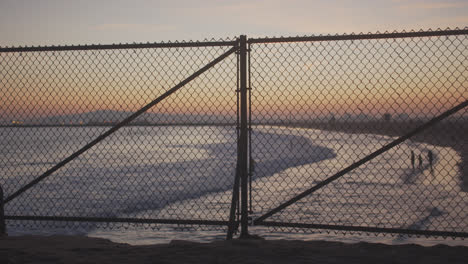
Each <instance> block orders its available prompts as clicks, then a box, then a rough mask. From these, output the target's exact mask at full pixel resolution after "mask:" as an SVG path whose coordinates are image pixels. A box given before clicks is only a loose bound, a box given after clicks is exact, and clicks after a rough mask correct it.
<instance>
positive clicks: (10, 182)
mask: <svg viewBox="0 0 468 264" xmlns="http://www.w3.org/2000/svg"><path fill="white" fill-rule="evenodd" d="M439 33H440V34H438V35H439V36H432V37H427V36H426V37H417V36H413V37H404V38H403V37H392V36H390V35H388V36H387V37H385V38H373V37H369V36H368V35H362V38H360V36H356V35H349V36H348V39H346V38H347V36H342V38H340V39H339V40H338V39H335V40H326V39H320V38H319V39H314V38H307V37H306V38H274V39H250V40H248V42H249V43H250V44H249V65H248V66H249V67H248V68H249V84H250V88H251V89H250V90H249V94H250V93H251V98H250V111H251V112H250V116H249V121H250V128H251V130H250V139H249V142H250V143H249V144H250V150H249V152H250V153H249V155H250V160H249V167H250V171H249V172H250V175H251V186H250V190H251V191H250V195H251V197H250V199H251V208H250V209H251V212H250V214H251V216H252V218H253V219H258V217H261V216H264V215H265V214H267V213H268V212H271V210H273V209H275V208H278V206H280V205H281V204H283V203H284V202H285V201H288V200H290V199H292V198H294V197H296V196H297V195H298V194H300V193H302V192H304V191H306V190H308V189H310V188H312V187H313V186H315V185H316V184H318V183H320V182H322V181H323V180H325V179H327V178H328V177H330V176H331V175H334V174H336V173H338V172H340V171H341V170H343V169H344V168H346V167H348V166H350V165H352V164H353V163H355V162H357V161H358V160H360V159H362V158H365V157H366V156H367V155H369V154H371V153H372V152H374V151H376V150H378V149H379V148H381V147H383V146H385V145H386V144H389V143H391V142H392V141H394V140H395V139H396V138H397V137H399V136H403V135H405V134H407V133H408V132H410V131H411V130H413V129H414V128H416V127H418V126H420V125H423V124H425V123H427V122H428V120H430V119H431V118H433V117H435V116H437V115H440V114H442V113H444V112H445V111H447V110H449V109H451V108H453V107H454V106H456V105H458V104H460V103H464V102H466V101H467V99H468V70H467V69H468V64H467V61H468V60H467V57H468V49H467V47H468V39H467V35H466V34H458V35H450V34H447V35H443V33H444V32H443V31H440V32H439ZM351 36H352V37H351ZM218 43H219V42H218ZM232 43H233V44H232V45H216V44H212V45H206V46H203V45H198V44H199V43H198V44H197V43H192V44H193V45H191V44H190V43H185V44H186V45H185V44H184V45H178V44H177V43H175V44H174V45H173V46H171V43H166V44H165V45H163V46H164V47H162V46H161V47H143V48H142V47H140V48H137V47H135V46H134V45H133V46H132V45H128V46H125V45H124V47H125V48H124V49H122V47H123V46H119V47H118V48H112V47H106V49H73V48H69V49H67V50H61V51H50V50H49V51H27V52H26V50H27V49H25V50H24V51H21V49H20V50H19V51H15V52H0V85H1V90H0V98H2V103H1V104H0V145H1V150H0V155H1V158H0V173H1V176H0V184H1V185H2V187H3V189H4V192H5V197H8V196H9V195H11V194H12V193H14V192H15V191H17V190H18V189H19V188H20V187H22V186H24V185H25V184H27V183H29V182H30V181H31V180H33V179H35V178H37V177H38V176H39V175H41V174H43V173H44V172H46V171H47V170H48V169H50V168H51V167H52V166H54V165H56V164H57V163H59V162H60V161H62V160H63V159H64V158H66V157H68V156H70V155H71V154H73V153H74V152H75V151H77V150H78V149H80V148H82V147H83V146H85V145H86V144H88V143H89V142H91V141H92V140H94V139H95V138H96V137H98V136H99V135H102V133H104V132H106V131H108V130H109V129H110V128H111V127H112V126H114V125H116V124H117V123H119V122H120V121H122V120H124V119H125V118H126V117H128V116H130V115H131V114H132V113H134V112H135V111H137V110H138V109H140V108H141V107H142V106H144V105H146V104H148V103H150V102H151V101H152V100H154V99H155V98H157V97H158V96H160V95H161V94H163V93H164V92H166V91H167V90H168V89H170V88H172V87H174V86H176V85H177V84H179V83H180V82H181V81H183V80H184V79H185V78H187V77H188V76H190V75H191V74H193V73H194V72H196V71H198V70H199V69H200V68H202V67H203V66H205V65H207V64H208V63H210V62H211V61H213V60H215V59H216V58H218V57H219V56H221V55H222V54H224V53H226V52H228V50H230V49H231V48H232V47H233V46H234V45H237V44H235V43H234V42H232ZM238 78H239V76H238V60H237V58H236V56H235V55H230V56H228V57H227V58H225V59H224V60H222V61H221V62H220V63H218V64H216V65H215V66H213V67H211V68H210V69H209V70H207V71H206V72H204V73H203V74H201V75H200V76H199V77H197V78H195V79H194V80H192V81H190V82H189V83H188V84H187V85H185V86H184V87H182V88H181V89H180V90H179V91H177V92H176V93H174V94H173V95H171V96H170V97H168V98H166V99H165V100H163V101H162V102H160V103H159V104H157V105H156V106H155V107H152V108H151V109H150V110H149V111H147V112H145V113H143V114H142V115H141V116H139V117H138V118H137V119H136V120H134V121H133V122H132V123H131V124H130V125H127V126H124V127H123V128H121V129H120V130H118V131H117V132H115V133H113V134H112V135H111V136H109V137H107V138H106V139H104V140H103V141H101V142H100V143H98V144H97V145H96V146H94V147H93V148H92V149H90V150H88V151H86V152H85V153H83V154H82V155H81V156H79V157H78V158H76V159H74V160H72V161H71V162H70V163H68V164H67V165H65V166H64V167H63V168H60V169H59V170H58V171H56V172H55V173H54V174H53V175H51V176H49V177H47V178H45V179H44V180H43V181H41V182H40V183H38V184H36V185H35V186H33V187H32V188H31V189H29V190H27V191H26V192H24V193H22V194H21V195H20V196H18V197H17V198H15V199H13V200H11V202H8V203H7V204H6V206H5V213H6V215H7V216H16V217H19V218H21V217H28V219H27V221H17V220H9V221H8V224H9V226H18V225H23V226H27V227H32V226H42V227H51V226H54V227H60V228H65V229H67V228H75V227H76V226H88V227H89V226H91V227H92V228H129V227H133V226H138V228H140V227H142V228H153V229H155V228H156V229H159V228H160V225H155V224H156V223H157V221H159V222H158V223H160V224H170V223H172V224H175V226H174V227H177V226H179V227H181V228H183V229H184V228H191V227H193V225H192V224H195V225H196V224H197V221H201V222H198V223H201V224H202V225H203V223H202V222H203V221H207V222H205V224H207V223H208V222H210V223H209V225H213V226H208V227H206V226H200V227H195V228H202V229H203V228H205V229H206V228H208V229H219V228H224V226H225V225H226V221H228V218H229V210H230V207H231V199H232V188H233V183H234V175H235V173H236V162H237V144H238V143H237V141H238V134H237V132H236V131H237V130H236V129H238V122H239V119H238V116H237V109H238V107H239V101H238V97H237V95H236V92H239V87H238ZM467 121H468V110H467V109H466V107H465V108H463V109H462V110H460V111H458V112H457V113H455V114H453V115H451V116H449V117H448V118H446V119H445V120H443V121H442V122H440V123H438V124H437V125H435V126H432V127H431V128H429V129H427V130H424V131H423V132H422V133H418V134H417V135H416V136H414V137H412V138H411V139H410V140H406V141H405V142H403V143H401V144H399V145H397V146H396V147H394V148H392V149H391V150H389V151H387V152H385V153H384V154H382V155H379V156H378V157H376V158H374V159H372V160H371V161H369V162H367V163H365V164H364V165H362V166H359V167H358V168H356V169H354V170H352V171H351V172H349V173H346V174H345V175H343V176H342V177H339V178H338V179H337V180H335V181H333V182H331V183H330V184H328V185H326V186H324V187H322V188H320V189H318V190H317V191H315V192H314V193H311V194H310V195H307V196H306V197H305V198H303V199H300V200H299V201H297V202H295V203H293V204H292V205H290V206H287V207H285V208H282V210H280V211H279V212H277V213H274V214H272V215H271V216H269V217H268V218H267V219H266V220H265V221H264V222H263V224H266V225H267V226H268V224H270V225H271V224H272V223H274V224H275V225H276V226H275V227H270V228H271V229H270V230H272V231H278V230H283V229H287V230H289V231H293V232H298V231H304V230H305V229H303V228H304V227H306V228H307V230H310V228H319V229H320V230H325V231H327V232H329V231H330V230H335V231H337V230H341V231H343V232H353V231H356V230H363V231H366V228H369V229H368V230H371V228H374V231H375V228H380V229H379V231H378V232H380V233H385V234H391V233H392V232H396V233H399V232H402V231H405V230H406V231H408V230H418V231H441V232H454V233H457V234H465V236H466V233H467V230H468V220H467V219H468V218H467V211H468V210H467V207H468V197H467V190H468V176H467V170H468V166H467V165H466V161H467V157H468V156H467V139H466V134H467V133H466V131H468V130H467V126H468V122H467ZM237 202H238V201H237ZM238 210H239V209H238ZM61 217H62V218H67V217H68V218H70V219H71V218H76V221H74V222H73V221H71V222H62V221H61V220H60V218H61ZM34 218H36V219H34ZM79 218H80V219H79ZM86 218H94V220H96V219H99V221H97V222H95V223H89V222H86ZM70 219H68V221H70ZM119 219H120V220H119ZM125 219H128V221H127V222H126V221H125ZM62 220H63V219H62ZM156 220H157V221H156ZM185 220H189V221H192V222H191V223H189V222H184V221H185ZM237 220H238V219H237ZM119 221H120V222H119ZM138 221H142V222H138ZM145 221H146V222H145ZM151 221H153V222H151ZM171 221H172V222H171ZM177 221H179V222H177ZM260 224H262V222H260ZM223 225H224V226H223ZM301 228H302V229H301ZM371 231H372V230H371Z"/></svg>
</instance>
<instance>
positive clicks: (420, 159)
mask: <svg viewBox="0 0 468 264" xmlns="http://www.w3.org/2000/svg"><path fill="white" fill-rule="evenodd" d="M418 161H419V169H422V157H421V154H419V155H418Z"/></svg>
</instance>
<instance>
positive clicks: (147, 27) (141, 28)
mask: <svg viewBox="0 0 468 264" xmlns="http://www.w3.org/2000/svg"><path fill="white" fill-rule="evenodd" d="M94 29H95V30H98V31H136V32H167V31H174V30H176V27H175V26H173V25H154V24H119V23H117V24H99V25H96V26H95V27H94Z"/></svg>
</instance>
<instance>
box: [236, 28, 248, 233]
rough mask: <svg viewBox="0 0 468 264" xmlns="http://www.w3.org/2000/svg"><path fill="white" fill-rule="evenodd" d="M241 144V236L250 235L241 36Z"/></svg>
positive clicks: (243, 39)
mask: <svg viewBox="0 0 468 264" xmlns="http://www.w3.org/2000/svg"><path fill="white" fill-rule="evenodd" d="M239 45H240V46H239V61H240V110H241V111H240V112H241V115H240V119H241V120H240V137H239V141H240V144H239V145H240V146H239V154H238V158H239V160H240V162H239V166H240V168H239V170H240V176H241V208H240V209H241V210H240V212H241V233H240V238H247V237H249V230H248V226H249V219H248V217H249V216H248V193H247V192H248V166H247V165H248V128H247V37H246V36H245V35H242V36H240V43H239Z"/></svg>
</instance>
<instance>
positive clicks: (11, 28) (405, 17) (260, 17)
mask: <svg viewBox="0 0 468 264" xmlns="http://www.w3.org/2000/svg"><path fill="white" fill-rule="evenodd" d="M467 14H468V0H464V1H460V0H447V1H442V0H433V1H422V0H415V1H412V0H385V1H384V0H374V1H371V0H363V1H351V0H342V1H335V0H330V1H303V0H289V1H277V0H271V1H266V0H250V1H244V0H239V1H232V0H226V1H213V0H201V1H175V0H172V1H165V0H164V1H150V0H134V1H122V0H112V1H111V0H101V1H99V0H93V1H91V0H82V1H76V0H75V1H64V0H61V1H60V0H0V32H1V38H0V46H3V47H5V46H25V45H27V46H31V45H72V44H109V43H134V42H137V43H138V42H161V41H176V40H185V41H187V40H203V39H212V38H215V39H220V38H224V39H225V38H231V39H232V38H235V37H237V36H239V35H240V34H246V35H247V36H249V37H260V36H297V35H314V34H335V33H340V34H343V33H360V32H365V33H367V32H377V31H380V32H383V31H387V30H388V31H393V30H398V31H401V30H420V29H423V30H428V29H437V28H442V29H445V28H452V29H454V28H457V27H458V28H464V27H465V26H467V25H468V15H467ZM440 40H441V41H438V40H437V39H434V38H432V39H431V40H430V41H429V42H427V43H426V42H425V40H424V42H421V41H422V40H419V42H412V40H409V39H406V40H401V43H396V42H391V41H389V42H388V43H385V41H383V42H378V43H379V44H376V43H373V44H369V42H363V44H362V45H364V46H362V45H361V46H360V45H359V42H356V43H355V42H348V43H346V44H345V45H343V43H340V44H336V43H335V44H333V43H331V44H327V46H326V48H325V50H323V51H322V53H324V54H329V55H330V56H332V57H331V58H325V57H323V56H322V54H320V52H319V51H320V50H321V48H323V47H325V46H321V47H320V45H321V44H310V45H309V44H298V45H295V44H286V46H285V47H281V46H269V47H265V48H264V49H262V46H261V45H257V46H255V47H254V46H252V49H253V50H254V52H255V53H254V55H252V56H253V63H252V65H253V67H254V69H253V78H254V80H253V85H254V86H255V89H256V90H257V91H258V92H260V94H259V93H257V94H254V95H253V98H254V99H253V100H254V105H255V107H256V109H255V110H256V111H258V113H262V114H264V115H270V114H273V113H275V114H274V115H276V113H278V116H283V117H284V115H285V114H286V115H294V114H296V115H302V116H305V117H309V116H314V115H315V116H317V115H319V114H322V115H328V114H332V113H337V114H344V113H347V112H348V111H351V112H353V113H354V114H362V113H365V114H373V115H376V116H378V115H381V114H382V113H383V112H391V113H393V114H400V113H403V112H404V111H406V110H409V111H414V112H413V113H414V114H420V113H431V114H435V113H437V112H440V111H442V110H444V109H446V108H448V107H451V106H452V105H453V104H455V103H459V102H460V100H463V98H466V96H468V90H467V88H466V84H467V79H466V66H464V64H461V63H460V62H461V61H463V56H465V55H461V54H466V53H464V52H466V40H463V39H460V38H458V39H457V38H452V39H445V38H444V39H443V38H441V39H440ZM444 41H445V42H444ZM397 42H398V41H397ZM366 43H367V44H366ZM389 43H393V44H389ZM387 44H388V45H392V47H391V49H389V46H388V45H387ZM304 45H305V46H307V48H305V46H304ZM312 45H319V46H312ZM333 45H335V46H333ZM347 45H348V46H347ZM366 45H367V46H366ZM415 45H416V46H419V48H415ZM336 47H338V48H339V49H340V51H337V50H336V49H335V48H336ZM439 47H440V48H441V50H439ZM214 49H215V50H216V51H212V50H211V51H208V50H203V49H195V50H190V49H184V51H178V50H175V49H172V50H171V51H168V50H161V49H156V50H153V51H148V50H146V51H145V50H142V51H128V52H127V51H123V52H120V51H102V52H100V53H99V54H100V55H96V56H95V54H94V53H93V52H84V53H78V52H68V53H67V52H64V53H60V55H58V56H55V55H54V54H52V55H51V54H47V53H30V54H27V55H24V56H23V55H22V54H20V53H16V54H11V53H10V54H3V55H2V56H3V57H1V59H2V61H0V70H3V72H0V73H2V74H4V76H3V80H0V84H2V89H1V90H0V97H1V98H2V102H1V104H0V114H1V115H2V116H0V120H1V119H2V118H3V119H5V120H10V119H12V118H18V119H26V118H28V117H31V116H32V115H34V116H48V115H60V114H72V113H83V112H87V111H94V110H98V109H111V110H122V111H127V110H129V111H135V110H136V109H139V108H140V107H141V106H143V105H145V104H146V103H148V102H150V101H151V100H153V99H154V98H156V97H157V96H159V95H160V94H161V93H162V92H164V91H166V90H167V89H169V88H171V87H173V86H174V85H175V84H177V83H178V82H179V81H180V80H182V79H184V78H186V77H187V76H189V75H190V74H192V73H193V72H194V69H195V68H196V69H198V68H199V67H202V66H203V65H205V64H206V63H208V62H209V61H211V60H212V59H214V58H215V57H216V56H219V55H220V54H222V53H223V52H224V51H225V50H227V49H229V47H227V48H226V47H221V48H220V47H218V48H214ZM293 49H294V51H293ZM413 49H414V50H413ZM304 50H305V52H306V53H302V52H303V51H304ZM371 50H372V51H371ZM311 51H315V53H314V54H312V53H310V52H311ZM344 51H347V52H346V54H347V55H346V56H345V57H346V58H345V57H343V55H338V54H339V53H340V52H341V53H342V52H344ZM349 51H351V52H349ZM269 52H271V53H269ZM307 52H309V53H307ZM317 52H319V53H317ZM385 52H388V53H385ZM440 52H442V53H440ZM356 54H358V55H356ZM375 56H377V57H379V58H378V59H375ZM460 56H461V57H460ZM148 58H149V60H148ZM341 59H343V60H346V61H347V62H346V63H344V64H343V62H342V61H340V60H341ZM287 65H290V66H292V67H293V69H292V70H291V69H289V68H288V69H287V68H285V66H287ZM340 65H341V66H340ZM379 65H380V66H379ZM426 66H427V67H430V69H429V68H427V67H426ZM2 67H3V68H2ZM218 67H219V69H217V70H213V71H212V72H208V73H207V75H204V76H201V77H200V79H199V80H197V82H195V83H194V84H193V85H192V84H190V85H192V86H190V85H189V86H188V87H184V90H183V91H181V92H178V94H177V95H176V96H174V97H171V98H170V99H168V100H166V101H165V102H164V103H163V104H161V105H160V106H159V107H158V108H154V109H152V110H151V111H155V112H171V113H199V114H229V113H231V114H232V113H234V111H235V93H234V92H233V90H235V85H236V75H235V71H236V70H235V59H234V56H231V58H229V59H228V60H226V61H224V62H223V63H222V64H220V65H219V66H218ZM330 67H332V68H330ZM333 67H339V68H340V69H341V70H339V71H338V72H337V71H335V70H334V69H333ZM379 67H380V68H379ZM377 68H378V69H377ZM103 69H104V70H103ZM330 69H331V70H330ZM216 71H218V72H222V73H223V74H222V75H219V74H217V72H216ZM340 71H341V73H340ZM210 74H211V75H210ZM158 78H159V79H158ZM283 80H287V82H286V83H283V82H282V81H283ZM318 80H320V81H318ZM336 80H338V81H336ZM358 93H359V94H358ZM255 96H257V97H255ZM6 98H8V99H6ZM278 98H282V101H281V100H278ZM255 100H257V101H255ZM314 100H321V101H314ZM213 102H215V103H213ZM311 105H314V107H311ZM432 112H433V113H432ZM410 114H411V113H410Z"/></svg>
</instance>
